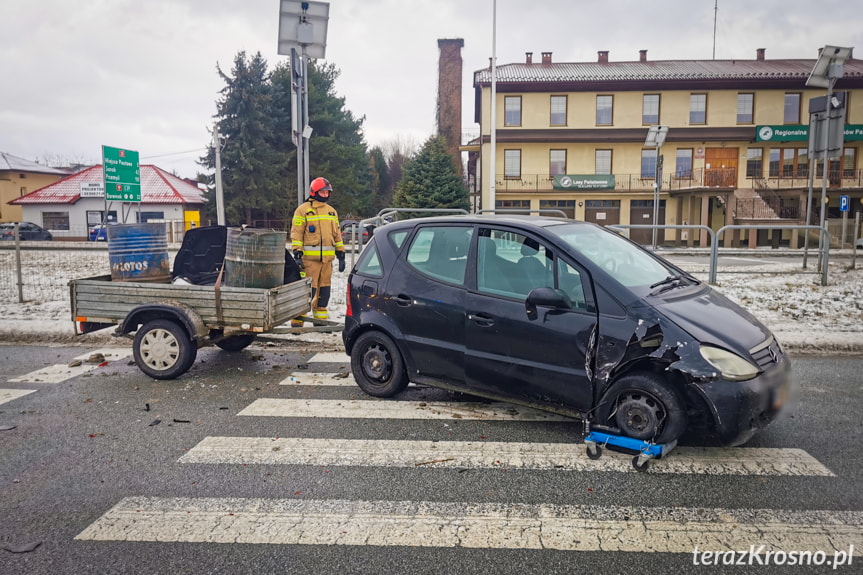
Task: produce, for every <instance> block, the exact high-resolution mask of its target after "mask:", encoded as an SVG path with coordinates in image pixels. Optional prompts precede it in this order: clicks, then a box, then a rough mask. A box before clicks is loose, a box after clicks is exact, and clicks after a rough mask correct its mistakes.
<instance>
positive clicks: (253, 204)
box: [201, 52, 286, 227]
mask: <svg viewBox="0 0 863 575" xmlns="http://www.w3.org/2000/svg"><path fill="white" fill-rule="evenodd" d="M216 68H217V70H218V73H219V75H220V76H221V77H222V79H223V80H224V81H225V87H224V88H223V89H222V91H221V97H220V98H219V100H218V101H217V102H216V110H217V112H216V122H217V125H218V127H219V132H220V134H221V135H222V136H223V137H224V138H225V145H224V148H223V149H222V150H221V162H222V186H223V190H224V200H225V217H226V219H227V223H228V224H232V225H236V224H241V223H244V224H248V225H257V226H262V227H266V226H268V225H269V220H270V219H271V218H272V215H273V214H280V213H284V212H285V210H286V207H285V204H286V198H285V196H284V194H282V193H281V188H282V183H281V182H280V180H279V174H280V171H281V168H282V166H283V164H284V163H285V161H286V158H285V157H284V154H283V153H279V151H278V150H277V148H276V147H275V143H276V142H275V138H274V133H273V122H272V117H273V97H272V86H271V84H270V78H269V74H268V73H267V62H266V60H264V58H263V56H261V54H260V52H258V53H257V54H255V55H254V56H253V57H252V58H248V57H247V56H246V53H245V52H239V53H238V54H237V55H236V57H235V58H234V64H233V68H232V69H231V72H230V74H226V73H225V72H223V71H222V69H221V67H220V66H218V65H217V66H216ZM201 164H202V165H204V166H207V167H209V168H211V169H212V168H215V152H214V150H213V149H212V148H210V149H209V150H208V153H207V155H206V156H205V157H204V158H202V159H201ZM205 197H206V198H207V200H208V202H207V213H208V214H209V215H211V217H214V216H215V208H216V206H215V190H210V191H208V192H207V193H205Z"/></svg>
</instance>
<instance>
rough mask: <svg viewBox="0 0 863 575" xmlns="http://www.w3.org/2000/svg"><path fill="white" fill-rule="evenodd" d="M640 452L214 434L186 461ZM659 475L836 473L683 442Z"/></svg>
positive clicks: (618, 457)
mask: <svg viewBox="0 0 863 575" xmlns="http://www.w3.org/2000/svg"><path fill="white" fill-rule="evenodd" d="M631 459H632V457H631V456H629V455H623V454H620V453H614V452H606V454H605V456H604V457H602V458H600V459H597V460H591V459H588V457H587V455H586V454H585V447H584V444H583V443H580V442H573V443H517V442H495V441H411V440H376V439H318V438H299V437H277V438H272V437H206V438H204V439H203V441H201V442H200V443H198V444H197V445H196V446H195V447H193V448H192V449H191V450H189V452H187V453H186V454H185V455H184V456H183V457H181V458H180V460H179V461H180V463H204V464H237V465H252V464H261V465H322V466H374V467H420V466H422V467H425V468H438V469H440V468H448V469H529V470H561V471H612V472H632V473H635V472H636V471H635V469H633V467H632V465H631ZM653 472H654V473H678V474H699V475H761V476H766V475H774V476H778V475H784V476H822V477H833V476H834V474H833V473H832V472H831V471H830V470H829V469H827V468H826V467H825V466H824V465H822V464H821V463H820V462H819V461H818V460H816V459H815V458H814V457H812V456H811V455H809V454H808V453H806V451H804V450H802V449H770V448H746V447H737V448H719V447H714V448H706V447H678V448H677V449H675V450H674V453H673V455H672V456H670V457H669V458H668V459H664V460H662V462H661V463H657V464H656V466H655V467H654V468H653Z"/></svg>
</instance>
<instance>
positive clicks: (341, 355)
mask: <svg viewBox="0 0 863 575" xmlns="http://www.w3.org/2000/svg"><path fill="white" fill-rule="evenodd" d="M308 363H344V364H346V365H350V363H351V356H349V355H348V354H346V353H345V352H343V351H325V352H321V353H316V354H315V355H313V356H312V357H311V358H309V361H308Z"/></svg>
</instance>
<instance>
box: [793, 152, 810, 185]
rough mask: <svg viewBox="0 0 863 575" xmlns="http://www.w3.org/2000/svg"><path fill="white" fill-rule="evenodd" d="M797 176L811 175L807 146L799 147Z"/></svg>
mask: <svg viewBox="0 0 863 575" xmlns="http://www.w3.org/2000/svg"><path fill="white" fill-rule="evenodd" d="M795 173H796V174H797V176H800V177H804V178H805V177H807V176H808V175H809V150H807V149H806V148H798V149H797V168H796V172H795Z"/></svg>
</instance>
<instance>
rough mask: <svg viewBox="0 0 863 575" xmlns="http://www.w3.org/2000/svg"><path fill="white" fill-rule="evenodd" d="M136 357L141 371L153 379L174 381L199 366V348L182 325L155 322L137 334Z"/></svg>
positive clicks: (149, 322) (164, 320) (165, 321)
mask: <svg viewBox="0 0 863 575" xmlns="http://www.w3.org/2000/svg"><path fill="white" fill-rule="evenodd" d="M132 354H133V356H134V357H135V363H136V364H137V365H138V368H139V369H140V370H141V371H143V372H144V373H146V374H147V375H149V376H150V377H152V378H153V379H174V378H176V377H179V376H180V375H182V374H184V373H186V372H187V371H188V370H189V368H190V367H192V364H193V363H195V357H197V355H198V346H197V345H196V344H195V342H194V341H192V339H191V338H190V337H189V336H188V334H187V333H186V330H185V329H183V327H182V326H181V325H179V324H178V323H176V322H173V321H170V320H166V319H155V320H152V321H148V322H147V323H145V324H144V325H143V326H142V327H141V328H140V329H139V330H138V332H137V333H136V334H135V341H134V343H133V344H132Z"/></svg>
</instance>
